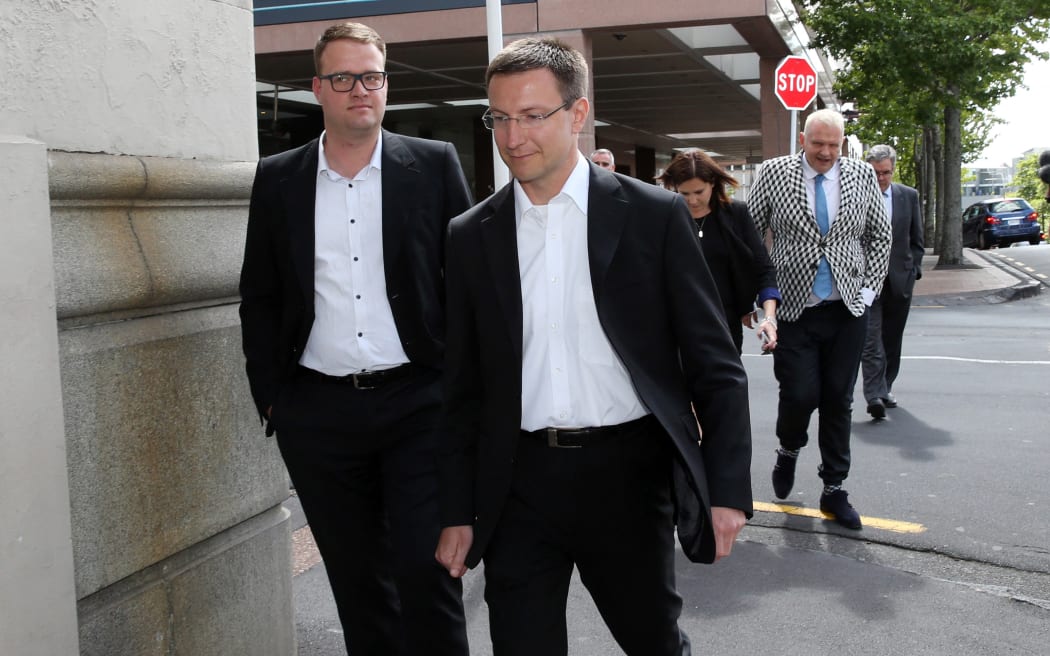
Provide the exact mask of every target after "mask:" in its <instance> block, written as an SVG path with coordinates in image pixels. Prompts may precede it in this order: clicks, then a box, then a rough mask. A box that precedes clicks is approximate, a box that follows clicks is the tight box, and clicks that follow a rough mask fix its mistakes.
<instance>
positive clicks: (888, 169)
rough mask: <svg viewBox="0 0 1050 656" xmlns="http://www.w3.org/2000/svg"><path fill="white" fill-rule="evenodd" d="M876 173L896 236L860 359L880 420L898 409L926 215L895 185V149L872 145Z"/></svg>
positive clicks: (872, 410)
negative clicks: (896, 391) (896, 394)
mask: <svg viewBox="0 0 1050 656" xmlns="http://www.w3.org/2000/svg"><path fill="white" fill-rule="evenodd" d="M865 159H867V161H868V163H869V164H871V167H872V168H873V169H875V177H876V178H877V179H878V181H879V190H880V191H881V192H882V198H883V201H882V202H883V204H884V206H885V208H886V215H887V216H888V217H889V220H890V226H891V230H892V232H893V237H892V242H891V246H890V264H889V270H888V272H887V273H886V281H885V282H883V284H882V293H880V294H879V295H878V296H877V297H876V298H875V302H874V303H872V304H871V309H870V310H869V312H868V336H867V338H866V339H865V341H864V353H863V355H861V360H860V362H861V370H862V372H863V377H864V399H865V400H866V401H867V403H868V414H870V415H871V416H872V417H873V418H875V419H882V418H883V417H885V416H886V408H896V407H897V399H896V398H895V397H894V396H893V381H895V380H897V374H898V372H900V368H901V343H902V342H903V341H904V325H905V324H906V323H907V321H908V311H909V310H910V309H911V292H912V289H913V288H914V287H915V281H916V280H918V279H919V278H921V277H922V256H923V255H924V254H925V253H926V249H925V247H924V246H923V230H922V213H921V212H920V211H919V192H917V191H916V190H914V189H912V188H911V187H907V186H905V185H902V184H897V183H896V182H893V171H894V169H895V168H896V166H897V151H895V150H894V149H893V148H892V147H890V146H885V145H878V146H873V147H872V148H871V150H869V151H868V155H867V157H866V158H865Z"/></svg>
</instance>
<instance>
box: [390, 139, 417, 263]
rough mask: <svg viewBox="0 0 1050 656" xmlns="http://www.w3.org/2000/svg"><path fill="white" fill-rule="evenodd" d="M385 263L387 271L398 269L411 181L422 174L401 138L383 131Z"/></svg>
mask: <svg viewBox="0 0 1050 656" xmlns="http://www.w3.org/2000/svg"><path fill="white" fill-rule="evenodd" d="M381 157H382V166H383V173H382V178H383V262H384V265H385V268H386V270H387V272H388V274H387V279H388V281H389V278H390V276H389V272H390V271H396V270H397V269H398V267H397V258H398V256H399V255H400V254H401V244H403V243H404V241H405V240H404V239H403V238H402V236H403V234H404V232H403V231H405V230H408V229H410V226H409V225H408V220H409V212H408V200H409V195H408V194H406V193H405V190H406V188H409V187H410V186H411V185H410V184H409V181H410V180H411V179H412V177H413V176H416V175H418V174H419V173H420V171H419V169H418V168H416V160H415V157H413V155H412V153H411V152H409V150H408V148H407V147H406V146H405V143H404V142H403V141H402V140H401V138H400V137H399V136H398V135H396V134H394V133H393V132H387V131H386V130H383V152H382V155H381Z"/></svg>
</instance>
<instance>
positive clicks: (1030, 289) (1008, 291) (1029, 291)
mask: <svg viewBox="0 0 1050 656" xmlns="http://www.w3.org/2000/svg"><path fill="white" fill-rule="evenodd" d="M970 253H971V254H973V255H976V256H978V257H980V258H981V259H982V260H984V261H985V262H987V263H989V264H992V265H994V266H996V267H998V268H999V270H1001V271H1004V272H1006V273H1008V274H1010V275H1011V276H1013V277H1014V278H1017V281H1018V282H1017V284H1016V285H1013V286H1012V287H1006V288H1004V289H1000V290H997V291H996V292H994V293H995V294H996V295H998V296H1000V297H1001V298H1002V301H1000V302H1002V303H1005V302H1007V301H1016V300H1020V299H1022V298H1031V297H1033V296H1038V295H1039V293H1040V292H1041V291H1042V289H1043V283H1042V282H1041V281H1039V280H1036V279H1035V278H1033V277H1032V276H1030V275H1028V274H1027V273H1025V272H1023V271H1021V270H1019V269H1017V268H1016V267H1013V266H1010V265H1009V264H1006V263H1005V262H1003V261H1002V260H1000V259H999V258H998V257H993V256H992V255H991V254H990V253H985V252H983V251H978V250H972V249H971V250H970Z"/></svg>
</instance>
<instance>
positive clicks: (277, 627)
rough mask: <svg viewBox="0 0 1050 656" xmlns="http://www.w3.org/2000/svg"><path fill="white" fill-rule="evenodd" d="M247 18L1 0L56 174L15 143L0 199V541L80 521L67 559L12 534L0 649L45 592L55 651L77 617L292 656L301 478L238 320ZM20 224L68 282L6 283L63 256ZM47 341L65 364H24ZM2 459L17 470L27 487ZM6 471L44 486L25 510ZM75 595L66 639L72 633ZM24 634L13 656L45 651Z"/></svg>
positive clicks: (1, 38)
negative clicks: (13, 212)
mask: <svg viewBox="0 0 1050 656" xmlns="http://www.w3.org/2000/svg"><path fill="white" fill-rule="evenodd" d="M251 9H252V3H251V0H182V1H181V2H170V0H52V1H50V2H17V3H16V2H7V1H6V0H0V70H2V71H4V84H3V85H0V125H3V126H5V130H12V129H13V130H14V131H15V132H16V133H17V134H24V135H27V136H28V137H29V138H31V139H35V140H36V141H38V142H42V143H43V146H39V147H38V148H40V149H43V148H44V147H46V149H47V150H46V152H47V156H46V166H44V155H43V154H42V153H40V154H37V155H34V156H33V157H30V158H28V159H27V158H26V157H23V158H22V159H21V160H18V159H16V160H15V161H16V162H17V161H21V162H22V163H23V164H25V166H26V168H25V169H24V171H23V170H22V169H19V171H18V173H19V174H20V175H14V176H12V174H11V173H9V172H7V170H6V169H7V168H8V166H16V165H12V164H9V162H7V161H6V160H7V158H6V157H0V160H3V162H2V163H0V166H3V167H4V169H3V171H0V175H3V176H4V177H3V178H2V179H4V187H3V188H4V190H5V191H4V192H0V194H8V193H11V194H12V195H10V196H6V195H0V212H2V213H3V217H4V221H5V238H4V239H3V240H0V248H2V250H3V254H2V256H0V262H2V264H0V266H3V267H4V269H3V271H4V274H5V275H4V276H0V278H2V280H0V285H2V289H4V292H3V294H4V296H3V300H5V301H7V302H6V303H4V304H3V306H2V307H3V309H2V310H0V312H3V317H4V319H3V321H4V324H5V327H4V330H3V331H0V357H3V361H4V362H5V365H7V363H8V362H14V363H15V364H12V365H9V367H6V370H9V371H11V372H13V373H14V374H16V375H13V376H10V377H9V380H7V381H4V382H2V383H0V385H3V386H4V394H2V395H0V415H3V416H0V431H2V433H0V486H3V492H4V494H5V497H4V504H5V505H6V507H5V510H3V511H0V519H2V520H3V524H2V526H3V531H2V532H0V535H3V536H6V535H9V533H8V529H10V528H11V524H10V523H9V522H8V519H9V517H11V515H10V513H15V515H14V519H13V520H12V521H13V525H14V526H15V527H16V530H18V528H17V527H19V526H21V524H19V522H20V521H23V520H22V519H20V518H21V515H20V514H18V513H26V517H25V520H24V521H32V522H33V524H32V527H33V528H34V531H35V532H33V531H29V530H28V529H26V530H23V531H22V532H21V535H22V536H23V538H24V539H32V540H34V541H35V542H36V544H37V545H40V544H43V543H44V541H43V538H42V537H41V535H40V534H41V533H44V532H45V531H47V535H46V536H45V537H47V538H48V539H50V540H51V544H53V545H57V544H58V543H60V542H62V536H61V535H60V530H59V528H57V527H61V526H62V525H65V526H66V527H67V528H66V531H67V535H66V536H65V542H64V544H65V545H66V549H67V552H66V560H65V561H63V559H62V558H61V554H59V553H58V552H56V551H54V549H52V554H51V555H49V554H48V552H45V551H43V550H41V552H40V553H39V554H38V555H37V556H36V560H30V561H25V559H24V558H23V559H22V560H21V561H20V560H19V559H17V558H15V559H11V558H8V550H9V549H11V550H13V552H14V555H16V556H20V557H21V554H19V553H18V549H20V547H19V543H17V542H16V543H13V544H8V543H7V542H6V538H0V584H2V585H0V595H5V594H6V593H7V592H8V591H10V590H13V589H14V590H17V592H16V593H14V594H17V595H18V600H17V602H12V603H8V599H7V598H6V597H3V596H0V601H2V602H3V603H2V605H0V609H2V610H0V641H3V640H6V639H7V636H8V635H9V634H8V632H7V624H6V623H7V622H8V621H11V622H16V623H20V624H22V626H19V627H18V628H19V629H21V630H23V631H28V630H30V629H31V628H32V623H31V622H30V621H28V620H24V619H23V618H22V616H21V615H19V614H12V611H11V609H20V607H23V606H25V601H26V600H27V599H28V600H29V602H30V603H31V604H36V605H39V604H41V603H43V599H42V598H40V599H38V598H37V596H35V595H36V593H37V590H36V589H35V586H36V585H41V586H45V588H46V589H42V590H40V591H39V595H40V596H41V597H42V596H43V595H44V594H45V592H46V593H47V594H49V595H50V597H49V598H50V599H51V600H52V602H53V605H52V606H51V608H50V609H49V610H46V611H40V612H39V613H38V616H37V619H38V620H40V621H47V623H48V626H47V628H48V630H49V631H55V635H56V637H55V638H54V639H53V642H54V648H53V649H52V648H46V647H45V648H44V651H41V652H40V653H47V654H52V653H54V654H63V655H64V654H67V653H70V652H75V651H76V649H77V639H76V632H77V631H78V630H79V649H80V651H81V653H83V654H91V655H95V654H99V655H100V654H135V655H136V656H138V655H147V654H149V655H152V654H156V655H158V656H161V655H163V656H172V655H185V656H193V655H198V654H252V655H253V656H255V655H262V656H271V655H272V656H291V655H292V654H294V653H295V627H294V620H293V616H292V601H291V558H290V531H289V524H288V521H287V513H286V512H285V511H284V510H283V508H282V507H281V503H282V501H283V500H284V499H285V498H286V496H287V493H288V485H287V478H286V475H285V472H284V467H283V465H282V464H281V461H280V458H279V455H278V453H277V449H276V445H275V443H274V441H273V440H272V439H270V438H266V437H264V436H263V433H262V429H261V428H260V426H259V424H258V420H257V418H256V416H255V410H254V408H253V405H252V403H251V400H250V397H249V393H248V386H247V381H246V380H245V376H244V367H243V359H242V356H241V352H240V351H241V349H240V329H239V320H238V316H237V303H238V299H237V278H238V271H239V268H240V261H241V251H242V248H243V244H244V231H245V225H246V220H247V204H248V194H249V191H250V187H251V181H252V175H253V171H254V166H255V164H254V161H255V160H256V159H257V153H258V150H257V141H256V121H255V111H256V109H255V81H254V77H255V76H254V59H253V47H252V39H253V21H252V11H251ZM87 153H92V154H87ZM0 154H6V149H5V152H4V153H0ZM34 157H35V159H34ZM34 162H35V166H30V165H31V164H34ZM34 171H35V173H33V172H34ZM31 174H32V175H36V177H35V178H32V179H27V178H26V177H25V176H29V175H31ZM9 182H10V183H11V185H12V186H9ZM23 182H24V183H25V184H24V185H23V184H22V183H23ZM8 189H11V190H14V191H13V192H7V191H6V190H8ZM24 189H28V190H30V192H29V195H26V196H25V198H23V197H22V194H23V190H24ZM48 191H49V192H50V217H48V214H47V213H46V212H47V210H46V209H44V210H43V211H42V212H38V215H37V216H34V215H33V214H31V213H28V212H27V213H26V214H25V215H24V216H23V215H21V214H19V215H17V219H18V221H16V222H14V223H12V221H10V220H9V219H8V213H9V212H8V207H7V205H10V204H11V203H16V204H29V203H30V200H32V199H36V201H35V202H37V203H39V202H46V200H44V201H40V199H41V198H43V199H46V198H47V195H46V194H47V192H48ZM14 193H18V194H19V195H18V196H15V195H13V194H14ZM33 193H35V194H36V196H33V195H32V194H33ZM41 194H43V195H41ZM48 219H50V222H48ZM23 222H32V224H33V230H34V231H35V232H34V233H33V234H34V235H36V236H37V237H39V236H40V235H41V234H44V233H43V232H41V231H42V230H44V229H45V228H48V229H49V230H48V232H50V244H49V245H48V247H49V248H50V251H48V250H47V248H45V255H46V254H47V253H48V252H50V254H51V256H52V258H53V272H54V273H53V275H54V278H53V279H54V288H53V292H52V288H51V287H50V285H42V284H40V281H41V280H44V279H45V277H41V276H36V277H34V278H33V279H32V281H31V282H32V284H29V282H30V279H29V278H28V277H26V276H25V275H24V272H23V271H22V270H19V272H18V273H19V276H18V277H12V275H11V274H8V273H7V271H8V269H9V268H12V270H14V267H15V266H16V265H18V266H19V267H21V266H22V265H27V263H32V264H34V265H36V267H35V268H33V269H32V270H33V271H37V272H38V271H39V268H40V267H41V266H43V267H44V268H45V269H47V270H48V271H50V270H51V262H50V259H45V258H42V257H37V256H34V255H33V254H32V250H31V248H30V247H31V246H33V245H35V242H29V241H27V240H24V239H23V240H21V241H18V240H16V241H13V242H12V241H9V240H8V238H7V236H6V235H7V232H6V231H7V230H8V225H9V224H10V225H18V224H19V223H23ZM49 223H50V224H49ZM9 248H10V249H15V253H14V254H13V255H10V256H9V254H8V253H7V250H8V249H9ZM9 257H10V258H11V259H10V260H9V259H8V258H9ZM42 262H46V265H41V263H42ZM9 263H10V267H9V266H8V264H9ZM25 268H26V269H29V267H28V266H26V267H25ZM46 279H50V276H47V277H46ZM15 285H17V287H15ZM9 287H11V289H10V291H9ZM9 294H10V297H9V296H8V295H9ZM19 303H21V305H20V304H19ZM42 307H46V308H47V309H48V311H49V314H50V317H49V319H50V320H49V321H48V322H47V325H46V326H41V325H40V323H41V319H40V318H39V312H40V308H42ZM23 308H25V309H23ZM30 308H33V309H34V311H33V312H30V311H29V309H30ZM9 322H10V323H13V324H14V325H15V327H16V328H17V330H16V331H14V332H11V331H9V329H8V328H7V323H9ZM56 326H57V340H55V339H54V335H55V333H56ZM49 334H50V335H51V336H52V337H51V343H50V348H51V350H52V357H51V359H50V360H49V359H48V358H47V357H43V356H41V357H37V356H35V355H33V354H32V353H31V352H30V351H29V349H30V348H33V349H36V350H37V351H39V350H41V349H43V348H44V345H45V344H44V343H45V342H46V341H47V339H48V335H49ZM56 342H57V344H56ZM23 350H24V351H25V353H24V354H23ZM9 353H12V354H15V355H18V356H19V357H13V356H9ZM23 360H24V362H23ZM49 366H52V369H51V370H49V369H48V367H49ZM56 369H57V371H58V372H60V378H61V385H60V387H59V385H58V377H57V376H56V374H55V371H56ZM49 371H50V372H51V374H50V377H49V376H48V372H49ZM27 372H28V374H31V375H27ZM10 386H14V387H13V388H12V387H10ZM11 389H14V392H15V393H12V392H11V391H10V390H11ZM59 389H60V390H61V397H59ZM59 398H61V404H62V405H61V411H59V410H58V407H57V406H58V403H59V400H58V399H59ZM48 404H50V411H49V410H48V409H47V408H45V406H46V405H48ZM5 411H7V412H5ZM12 413H14V414H12ZM23 416H24V417H25V418H26V419H25V421H22V420H20V419H19V420H16V419H15V417H23ZM8 422H13V423H11V424H10V425H9V424H8ZM30 422H32V423H30ZM63 426H64V433H65V438H64V440H63V437H62V434H63ZM30 429H32V432H30ZM38 433H46V435H45V436H43V437H46V439H43V438H42V437H39V436H38ZM12 440H13V442H12ZM56 442H57V443H58V444H59V445H61V444H63V443H64V452H62V450H61V449H56V447H55V443H56ZM12 444H14V445H15V450H16V451H19V450H20V452H19V453H18V454H17V457H13V456H10V455H9V454H10V451H11V448H12ZM56 459H58V461H60V462H62V467H63V469H62V470H61V471H60V472H59V473H58V474H57V475H56V473H55V472H54V471H53V466H54V463H55V460H56ZM38 462H40V463H45V464H46V463H51V464H52V468H49V467H41V468H39V469H35V468H34V465H35V463H38ZM9 466H11V467H20V471H19V472H17V473H16V474H15V475H14V478H12V477H11V476H10V475H9V474H8V471H7V467H9ZM56 476H57V481H60V483H59V482H56ZM9 483H10V485H18V484H29V485H31V486H32V485H37V486H40V487H41V488H42V489H45V490H46V491H47V494H45V495H43V496H41V497H39V498H37V497H33V498H32V500H31V501H32V503H30V502H29V500H27V499H25V498H23V497H22V496H19V495H18V494H12V493H11V491H10V490H9V489H8V487H9ZM59 484H61V485H63V486H68V494H66V495H65V498H64V503H62V504H57V503H54V500H55V496H56V495H58V494H59V493H58V491H57V490H58V485H59ZM20 501H22V502H24V503H21V504H20V505H19V502H20ZM59 505H60V506H61V508H59V507H58V506H59ZM38 510H39V511H40V512H37V511H38ZM10 534H11V535H15V536H16V538H17V536H18V535H19V533H10ZM70 538H71V542H72V559H71V560H72V567H68V565H67V567H66V569H65V570H63V569H62V563H63V562H66V563H68V562H69V555H68V548H69V540H70ZM45 558H46V559H49V560H47V561H46V562H45V561H44V560H43V559H45ZM23 564H25V565H26V566H27V567H28V569H26V568H23V566H22V565H23ZM44 565H46V567H44ZM34 568H35V569H34ZM56 578H57V579H61V583H62V585H57V584H56V583H55V582H54V580H53V579H56ZM71 591H72V592H71ZM63 594H65V595H66V598H65V601H66V605H65V607H63V604H62V603H61V602H62V600H63ZM70 594H73V595H75V601H76V605H75V610H76V619H75V623H74V625H73V626H72V628H71V631H72V632H73V633H72V635H73V636H74V637H73V639H72V640H69V639H68V638H63V637H62V633H61V628H62V622H63V620H64V619H65V620H69V614H70V612H71V611H70V610H69V603H72V599H70V598H69V597H68V595H70ZM56 626H57V627H58V628H57V629H56ZM14 635H15V636H19V637H18V638H15V639H18V640H19V643H18V644H16V645H15V646H14V647H13V648H10V649H9V648H8V647H7V645H6V644H5V643H3V642H0V653H2V654H5V655H6V654H8V653H10V654H19V656H21V655H22V654H35V653H37V652H34V651H32V649H33V648H34V646H35V643H34V642H33V640H31V639H29V636H26V635H24V633H22V634H20V633H18V632H16V633H14ZM49 635H50V634H49ZM22 637H24V638H25V640H23V639H21V638H22ZM48 639H49V640H52V638H50V637H49V638H48ZM44 644H45V645H47V644H48V643H47V642H45V643H44Z"/></svg>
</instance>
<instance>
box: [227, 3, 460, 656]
mask: <svg viewBox="0 0 1050 656" xmlns="http://www.w3.org/2000/svg"><path fill="white" fill-rule="evenodd" d="M385 63H386V46H385V44H384V43H383V40H382V39H381V38H380V36H379V35H378V34H376V33H375V32H374V31H373V30H372V29H371V28H369V27H366V26H364V25H360V24H355V23H347V24H343V25H335V26H332V27H330V28H328V30H326V31H325V33H324V34H323V35H322V36H321V38H320V39H319V40H318V42H317V45H316V47H315V49H314V64H315V67H316V71H317V76H316V77H315V78H314V79H313V91H314V95H315V96H316V97H317V99H318V101H319V102H320V103H321V107H322V108H323V110H324V125H325V130H324V132H323V133H322V134H321V136H320V138H319V139H315V140H314V141H311V142H310V143H309V144H307V145H305V146H303V147H301V148H297V149H295V150H291V151H288V152H286V153H281V154H279V155H275V156H273V157H268V158H266V159H264V160H262V161H261V162H259V168H258V170H257V172H256V177H255V184H254V187H253V189H252V197H251V206H250V210H249V218H248V236H247V243H246V246H245V254H244V266H243V269H242V271H241V297H242V303H241V323H242V334H243V340H244V354H245V357H246V359H247V370H248V380H249V382H250V384H251V389H252V395H253V397H254V399H255V402H256V404H257V406H258V409H259V413H260V416H261V417H262V418H263V420H264V421H265V422H267V429H266V432H267V434H268V435H269V434H272V433H273V432H274V431H275V430H276V432H277V441H278V444H279V446H280V449H281V455H282V456H283V457H284V461H285V464H286V465H287V467H288V472H289V474H290V475H291V478H292V482H293V484H294V485H295V489H296V493H297V494H298V496H299V499H300V500H301V502H302V505H303V510H304V511H305V513H306V518H307V520H308V521H309V523H310V528H311V530H312V531H313V535H314V539H315V540H316V542H317V546H318V548H319V549H320V552H321V556H322V557H323V558H324V562H325V567H326V569H327V572H328V578H329V581H330V583H331V585H332V591H333V593H334V594H335V600H336V605H337V606H338V610H339V618H340V621H341V622H342V624H343V630H344V634H345V639H346V643H347V649H348V650H349V652H350V653H352V654H355V656H356V655H358V654H375V655H377V656H390V655H391V654H449V655H456V656H460V655H465V654H467V641H466V629H465V622H464V616H463V604H462V586H461V584H460V582H459V581H453V580H451V579H449V577H448V576H447V574H446V573H445V572H444V570H443V569H442V568H441V567H440V566H438V565H437V564H436V563H434V560H433V550H434V545H435V544H437V539H438V533H439V530H440V526H439V520H438V503H437V470H436V460H435V451H436V448H437V447H438V443H439V439H438V430H439V428H438V423H439V417H440V408H441V381H440V379H441V373H440V370H441V366H442V360H443V350H444V343H443V342H444V337H443V335H444V310H443V307H442V298H443V289H442V284H443V283H442V261H443V257H444V252H443V242H444V234H445V229H446V226H447V224H448V221H449V219H450V218H451V217H453V216H455V215H457V214H460V213H462V212H463V211H465V210H466V209H467V208H469V207H470V205H471V199H470V192H469V191H468V189H467V185H466V180H465V179H464V177H463V171H462V169H461V168H460V165H459V160H458V158H457V156H456V152H455V150H454V149H453V147H452V145H451V144H448V143H439V142H434V141H426V140H423V139H414V138H409V137H402V136H398V135H396V134H392V133H390V132H387V131H385V130H382V128H381V122H382V119H383V113H384V110H385V108H386V94H387V87H386V81H387V79H386V78H387V76H386V73H385V68H384V67H385Z"/></svg>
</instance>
